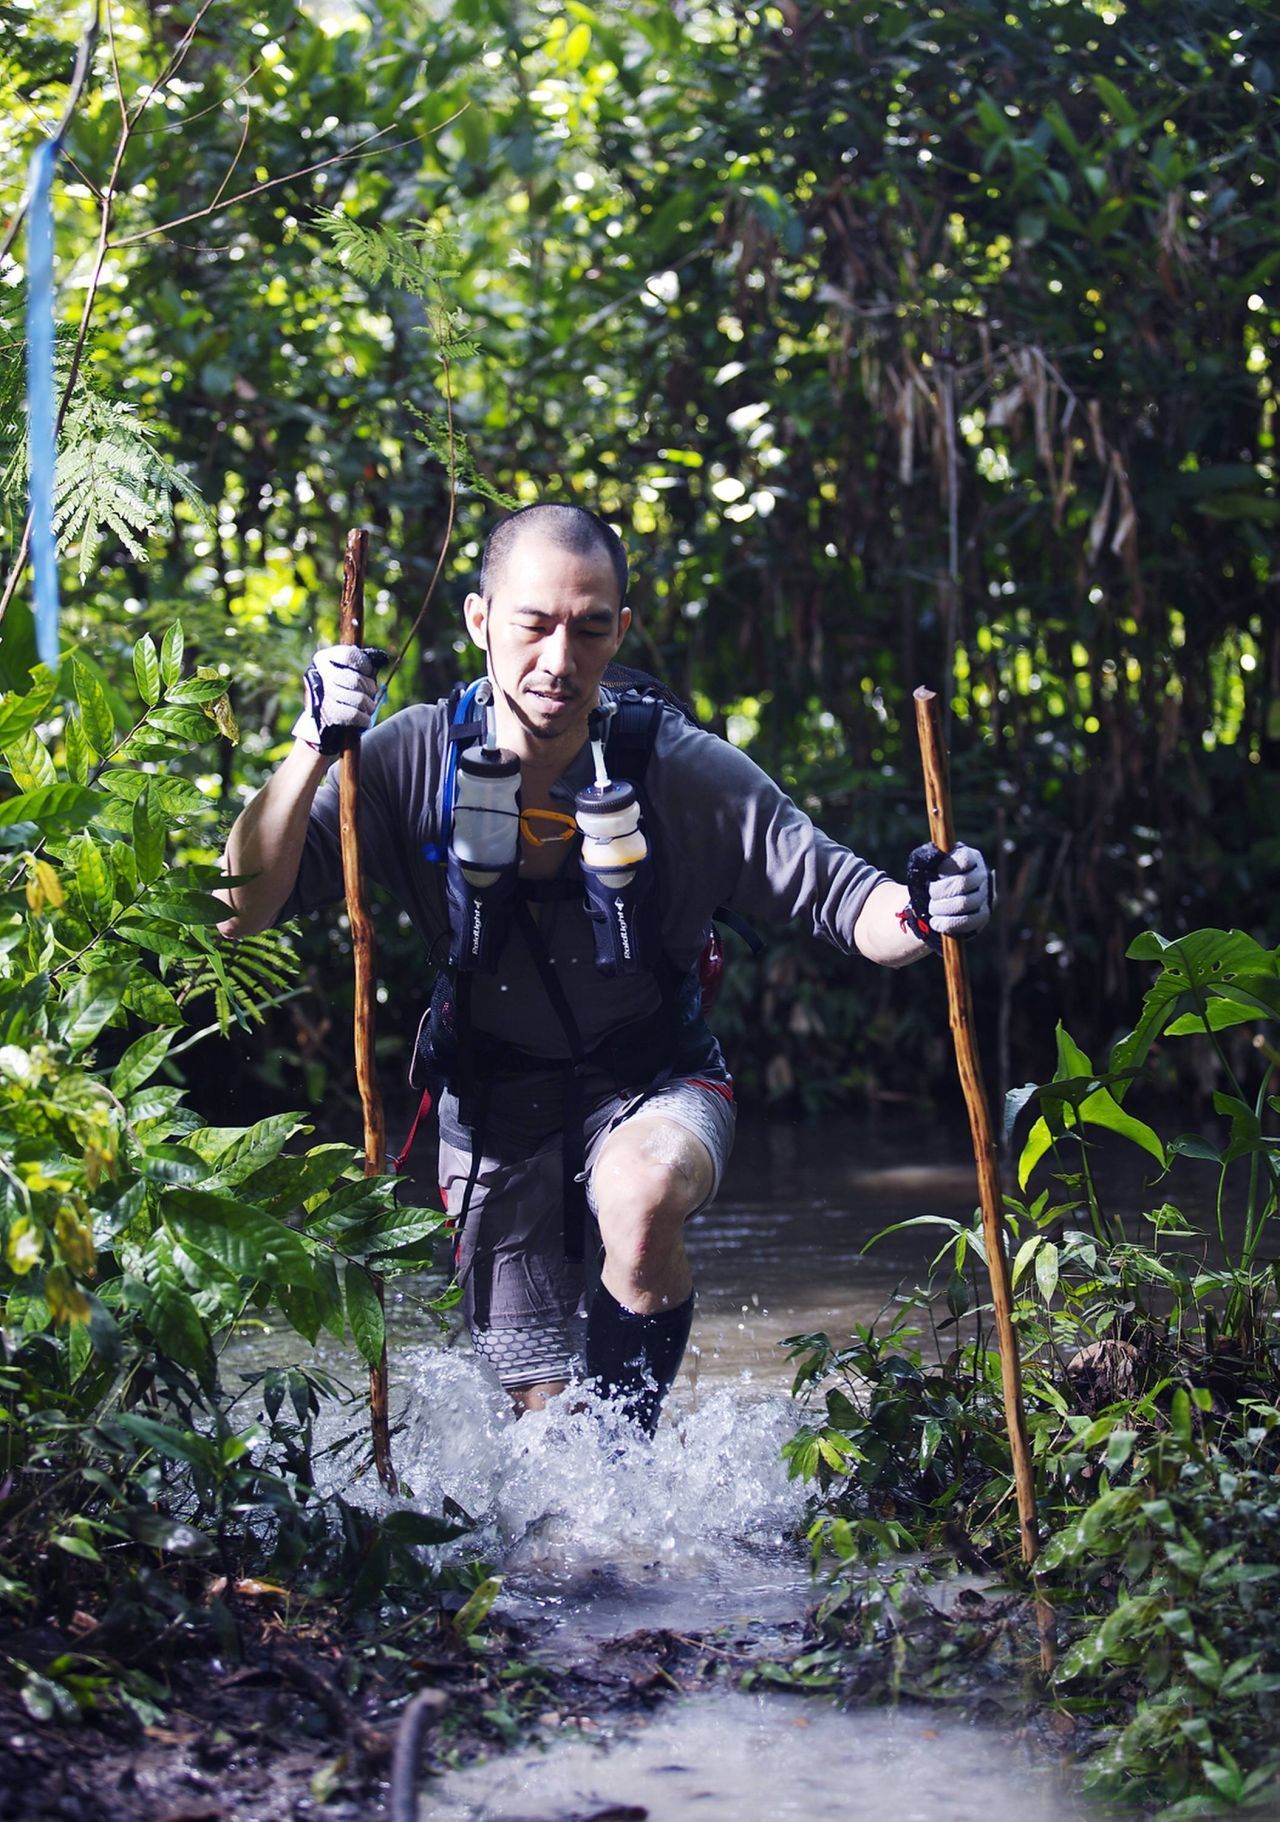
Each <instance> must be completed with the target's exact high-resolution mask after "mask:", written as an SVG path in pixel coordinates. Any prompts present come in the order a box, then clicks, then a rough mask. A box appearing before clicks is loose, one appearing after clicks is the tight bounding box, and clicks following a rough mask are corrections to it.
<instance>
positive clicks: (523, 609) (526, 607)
mask: <svg viewBox="0 0 1280 1822" xmlns="http://www.w3.org/2000/svg"><path fill="white" fill-rule="evenodd" d="M549 611H550V610H549V609H547V608H545V607H539V606H538V605H537V603H536V602H534V601H521V602H517V604H516V606H515V607H513V608H512V609H511V612H512V613H513V614H530V615H532V616H533V617H534V618H536V619H538V620H545V619H546V618H547V615H548V613H549ZM616 613H617V609H616V608H612V607H589V608H588V609H587V611H586V613H585V614H575V615H574V616H573V618H574V619H575V620H577V621H578V622H579V623H581V622H582V621H583V620H609V621H612V620H613V619H614V617H615V615H616Z"/></svg>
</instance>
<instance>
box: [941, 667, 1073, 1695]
mask: <svg viewBox="0 0 1280 1822" xmlns="http://www.w3.org/2000/svg"><path fill="white" fill-rule="evenodd" d="M915 704H916V729H917V732H918V733H919V736H920V757H921V759H922V761H923V763H924V783H925V805H926V808H927V810H928V813H929V839H930V840H931V841H932V842H933V844H934V846H935V847H936V848H941V850H942V852H943V853H944V854H948V853H950V851H951V849H952V848H953V847H954V846H955V839H956V837H955V828H954V826H953V822H952V816H951V785H950V781H949V778H948V774H947V750H946V746H945V745H944V743H943V739H942V729H941V726H940V721H939V715H938V698H937V697H936V696H935V694H934V693H933V691H932V690H929V689H923V688H921V689H918V690H917V691H916V693H915ZM942 960H943V965H944V966H945V968H946V975H947V1006H948V1011H949V1014H950V1020H951V1037H952V1042H953V1043H954V1045H955V1053H956V1065H957V1067H958V1069H959V1072H960V1086H961V1088H962V1089H963V1090H964V1100H965V1106H966V1107H967V1109H968V1112H969V1130H970V1132H971V1134H972V1136H973V1155H974V1161H975V1163H976V1164H977V1167H978V1200H979V1202H980V1204H981V1207H982V1237H983V1243H984V1248H985V1251H986V1255H987V1275H988V1278H989V1279H990V1283H991V1303H992V1308H993V1310H994V1312H995V1323H996V1345H997V1347H998V1349H999V1351H1000V1381H1001V1386H1002V1389H1003V1392H1004V1415H1005V1426H1006V1428H1007V1430H1008V1433H1009V1450H1010V1454H1011V1455H1012V1458H1013V1484H1014V1490H1015V1493H1016V1495H1017V1500H1018V1529H1019V1533H1020V1535H1021V1539H1022V1560H1023V1561H1024V1562H1025V1563H1026V1565H1027V1567H1028V1568H1029V1569H1034V1564H1035V1560H1036V1556H1037V1553H1038V1551H1039V1539H1038V1537H1037V1533H1036V1493H1035V1482H1034V1478H1033V1475H1032V1469H1031V1447H1030V1444H1029V1442H1028V1440H1027V1417H1026V1411H1025V1410H1024V1408H1023V1403H1022V1363H1021V1360H1020V1358H1019V1355H1018V1337H1017V1335H1016V1334H1015V1332H1014V1327H1013V1292H1012V1288H1011V1285H1010V1279H1009V1256H1008V1253H1007V1252H1006V1250H1005V1227H1004V1213H1003V1199H1002V1196H1001V1192H1000V1177H999V1172H998V1170H997V1167H996V1142H995V1136H994V1134H993V1132H992V1127H991V1114H990V1110H989V1109H988V1106H987V1094H986V1089H985V1087H984V1086H983V1081H982V1065H981V1062H980V1060H979V1057H978V1045H977V1041H976V1039H975V1037H974V1032H973V995H972V993H971V992H970V989H969V965H968V962H967V960H966V958H965V953H964V944H963V943H961V942H959V941H957V939H956V938H955V937H953V936H944V937H943V938H942ZM1036 1620H1037V1623H1038V1625H1039V1628H1040V1667H1041V1669H1042V1670H1043V1671H1044V1672H1045V1673H1046V1674H1048V1672H1049V1671H1051V1670H1052V1669H1053V1664H1054V1641H1053V1613H1052V1609H1051V1608H1050V1607H1049V1605H1048V1602H1047V1601H1045V1600H1043V1599H1042V1598H1040V1596H1039V1594H1037V1599H1036Z"/></svg>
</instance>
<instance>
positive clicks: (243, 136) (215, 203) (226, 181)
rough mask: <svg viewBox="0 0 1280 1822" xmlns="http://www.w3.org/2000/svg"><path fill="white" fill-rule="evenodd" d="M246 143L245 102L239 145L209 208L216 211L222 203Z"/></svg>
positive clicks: (247, 120) (247, 141) (247, 136)
mask: <svg viewBox="0 0 1280 1822" xmlns="http://www.w3.org/2000/svg"><path fill="white" fill-rule="evenodd" d="M248 143H249V104H248V102H247V101H246V103H245V107H244V122H243V124H242V126H241V128H240V143H239V145H238V146H237V147H236V151H235V157H234V158H233V159H232V160H231V163H230V164H229V165H228V166H227V168H226V171H225V173H224V175H223V179H222V182H221V183H220V184H219V185H218V194H217V195H216V196H215V197H214V199H213V202H212V204H211V207H213V208H215V209H216V208H217V206H218V204H219V203H220V202H221V201H222V193H223V191H224V190H225V189H226V187H227V185H228V184H229V183H230V182H231V178H232V175H233V173H234V171H235V168H236V166H237V165H238V164H239V162H240V160H241V159H242V158H243V157H244V149H245V147H246V146H247V145H248Z"/></svg>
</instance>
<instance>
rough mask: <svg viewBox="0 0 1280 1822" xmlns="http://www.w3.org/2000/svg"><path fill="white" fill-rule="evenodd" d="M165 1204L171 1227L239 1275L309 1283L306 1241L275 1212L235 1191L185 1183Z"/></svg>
mask: <svg viewBox="0 0 1280 1822" xmlns="http://www.w3.org/2000/svg"><path fill="white" fill-rule="evenodd" d="M162 1206H163V1210H164V1214H165V1217H166V1219H167V1221H168V1222H169V1224H170V1226H171V1227H173V1228H175V1229H176V1230H177V1231H178V1232H179V1233H180V1234H181V1235H182V1236H183V1237H184V1238H186V1239H189V1240H190V1242H191V1244H192V1245H193V1246H197V1247H199V1248H200V1250H201V1251H202V1252H206V1253H209V1254H210V1255H211V1257H213V1258H214V1259H217V1260H218V1262H219V1263H220V1264H222V1265H224V1266H226V1268H227V1270H228V1271H231V1272H234V1273H235V1274H236V1276H237V1277H239V1278H260V1279H262V1280H263V1282H264V1283H267V1284H276V1285H279V1284H295V1285H305V1286H308V1287H309V1286H310V1283H311V1253H310V1250H309V1248H308V1246H307V1244H306V1242H305V1241H304V1240H303V1239H301V1238H300V1236H299V1235H298V1234H296V1233H295V1232H294V1230H293V1229H292V1228H291V1227H286V1226H285V1224H284V1222H283V1221H277V1220H276V1218H275V1217H274V1215H268V1214H264V1213H263V1211H262V1210H261V1209H259V1208H253V1207H251V1206H250V1205H249V1204H247V1203H244V1202H237V1201H236V1200H235V1199H234V1198H233V1197H231V1196H220V1195H215V1194H213V1193H211V1192H210V1191H208V1190H203V1189H190V1188H186V1187H174V1188H171V1189H168V1190H166V1191H165V1193H164V1198H163V1204H162Z"/></svg>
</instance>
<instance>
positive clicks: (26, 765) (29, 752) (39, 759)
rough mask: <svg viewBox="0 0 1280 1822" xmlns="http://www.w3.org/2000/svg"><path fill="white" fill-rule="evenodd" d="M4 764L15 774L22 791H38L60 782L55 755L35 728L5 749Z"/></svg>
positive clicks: (14, 779) (14, 777) (28, 730)
mask: <svg viewBox="0 0 1280 1822" xmlns="http://www.w3.org/2000/svg"><path fill="white" fill-rule="evenodd" d="M4 762H5V764H6V765H7V766H8V768H9V770H10V771H11V772H12V773H13V782H14V783H15V784H16V785H17V787H18V789H19V790H20V791H38V790H40V789H41V788H42V787H43V786H45V785H51V784H56V783H57V782H58V768H57V766H56V765H54V763H53V755H52V754H51V753H50V751H49V749H48V747H47V746H46V745H45V744H44V742H43V740H41V738H40V736H39V735H38V734H37V733H36V731H35V729H34V728H28V729H27V731H26V733H25V734H20V735H19V736H18V738H17V739H16V740H11V741H10V742H9V744H8V746H6V747H5V749H4Z"/></svg>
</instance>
